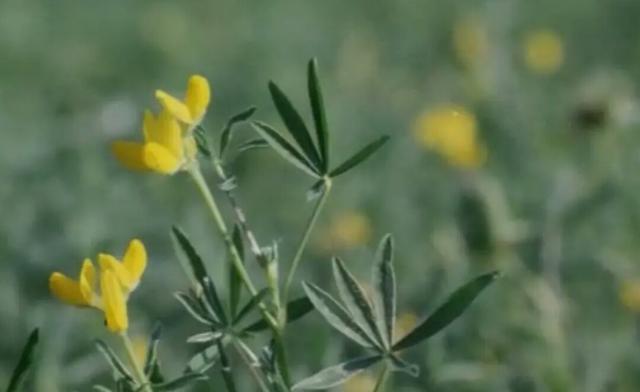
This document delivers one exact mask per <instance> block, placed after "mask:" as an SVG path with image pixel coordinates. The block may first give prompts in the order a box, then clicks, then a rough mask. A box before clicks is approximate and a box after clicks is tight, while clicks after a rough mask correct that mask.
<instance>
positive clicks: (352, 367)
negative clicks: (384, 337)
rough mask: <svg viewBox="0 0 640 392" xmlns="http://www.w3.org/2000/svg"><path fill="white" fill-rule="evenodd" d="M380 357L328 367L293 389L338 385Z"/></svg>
mask: <svg viewBox="0 0 640 392" xmlns="http://www.w3.org/2000/svg"><path fill="white" fill-rule="evenodd" d="M380 359H382V356H381V355H373V356H369V357H362V358H357V359H352V360H350V361H346V362H343V363H341V364H338V365H335V366H331V367H328V368H326V369H324V370H321V371H320V372H318V373H316V374H314V375H313V376H311V377H309V378H306V379H304V380H302V381H300V382H299V383H297V384H296V385H294V386H293V388H292V390H294V391H303V390H317V389H328V388H331V387H335V386H336V385H340V384H342V383H344V382H345V381H347V380H348V379H350V378H351V377H353V376H355V375H356V374H358V373H360V372H361V371H363V370H365V369H366V368H368V367H370V366H372V365H374V364H375V363H376V362H378V361H380Z"/></svg>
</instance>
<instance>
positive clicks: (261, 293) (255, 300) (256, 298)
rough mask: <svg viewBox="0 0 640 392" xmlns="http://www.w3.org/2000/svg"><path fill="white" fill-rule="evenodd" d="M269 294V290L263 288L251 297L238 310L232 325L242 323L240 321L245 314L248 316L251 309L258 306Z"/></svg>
mask: <svg viewBox="0 0 640 392" xmlns="http://www.w3.org/2000/svg"><path fill="white" fill-rule="evenodd" d="M269 292H270V290H269V289H267V288H264V289H262V290H260V291H259V292H258V293H257V294H256V295H255V296H253V297H252V298H251V299H250V300H249V302H247V304H246V305H245V306H243V307H242V309H240V311H239V312H238V314H237V315H236V316H235V317H234V319H233V323H232V324H234V325H235V324H237V323H238V322H240V321H242V319H243V318H244V317H245V316H246V315H247V314H249V312H251V311H252V310H253V309H255V308H256V307H257V306H258V304H259V303H260V302H261V301H262V300H263V299H264V298H265V297H266V296H267V295H268V294H269Z"/></svg>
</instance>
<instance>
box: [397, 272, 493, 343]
mask: <svg viewBox="0 0 640 392" xmlns="http://www.w3.org/2000/svg"><path fill="white" fill-rule="evenodd" d="M498 275H499V274H498V273H497V272H490V273H488V274H484V275H481V276H479V277H477V278H475V279H473V280H472V281H470V282H468V283H467V284H465V285H464V286H462V287H460V288H459V289H458V290H456V291H455V292H454V293H453V294H452V295H451V296H450V297H449V298H448V299H447V300H446V301H445V303H444V304H443V305H441V306H440V307H439V308H438V309H436V311H435V312H433V314H431V315H430V316H429V317H427V319H426V320H424V321H423V322H422V323H421V324H420V325H418V326H417V327H416V328H415V329H414V330H413V331H411V332H409V333H408V334H407V335H406V336H405V337H403V338H402V339H401V340H400V341H398V342H397V343H396V344H394V345H393V350H394V351H399V350H404V349H406V348H409V347H411V346H414V345H416V344H418V343H420V342H421V341H423V340H425V339H428V338H429V337H431V336H433V335H435V334H436V333H438V332H439V331H440V330H442V329H443V328H444V327H446V326H447V325H449V324H450V323H451V322H452V321H454V320H455V319H456V318H458V317H459V316H460V315H461V314H462V313H463V312H464V311H465V310H466V309H467V307H468V306H469V305H471V303H472V302H473V300H474V299H475V298H476V297H477V296H478V295H479V294H480V292H482V290H484V289H485V288H486V287H487V286H488V285H489V284H490V283H492V282H493V281H494V280H495V279H496V278H497V277H498Z"/></svg>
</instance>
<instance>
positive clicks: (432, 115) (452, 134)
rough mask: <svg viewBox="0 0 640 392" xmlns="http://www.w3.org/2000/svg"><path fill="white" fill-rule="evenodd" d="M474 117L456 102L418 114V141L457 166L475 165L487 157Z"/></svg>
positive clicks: (416, 133) (416, 131)
mask: <svg viewBox="0 0 640 392" xmlns="http://www.w3.org/2000/svg"><path fill="white" fill-rule="evenodd" d="M477 132H478V130H477V123H476V118H475V116H474V115H473V113H471V112H470V111H468V110H467V109H465V108H464V107H461V106H457V105H443V106H440V107H436V108H434V109H432V110H425V111H424V112H423V113H422V114H420V115H419V116H418V118H417V120H416V122H415V125H414V135H415V137H416V139H417V140H418V142H419V143H420V144H421V145H422V146H424V147H426V148H428V149H431V150H434V151H436V152H438V153H439V154H440V155H442V156H443V157H444V158H445V159H446V160H447V162H448V163H449V164H450V165H452V166H455V167H459V168H465V169H470V168H476V167H479V166H481V165H482V164H483V163H484V161H485V160H486V157H487V151H486V149H485V148H484V146H482V145H481V144H480V142H479V141H478V138H477Z"/></svg>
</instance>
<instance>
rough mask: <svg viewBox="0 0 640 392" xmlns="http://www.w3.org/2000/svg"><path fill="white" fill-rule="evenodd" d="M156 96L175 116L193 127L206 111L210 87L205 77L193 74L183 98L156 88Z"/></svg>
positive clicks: (198, 122)
mask: <svg viewBox="0 0 640 392" xmlns="http://www.w3.org/2000/svg"><path fill="white" fill-rule="evenodd" d="M156 98H157V99H158V101H159V102H160V104H161V105H162V107H163V108H164V109H166V110H167V111H169V113H171V114H172V115H173V116H174V117H175V118H177V119H178V120H179V121H181V122H183V123H185V124H188V125H189V126H190V127H191V128H195V127H196V126H197V125H198V124H200V122H201V121H202V118H203V117H204V115H205V113H206V112H207V107H208V106H209V101H210V100H211V89H210V88H209V82H208V81H207V79H205V78H204V77H203V76H200V75H193V76H191V77H190V78H189V81H188V83H187V92H186V93H185V96H184V100H179V99H178V98H175V97H174V96H172V95H170V94H168V93H166V92H164V91H162V90H156Z"/></svg>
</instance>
